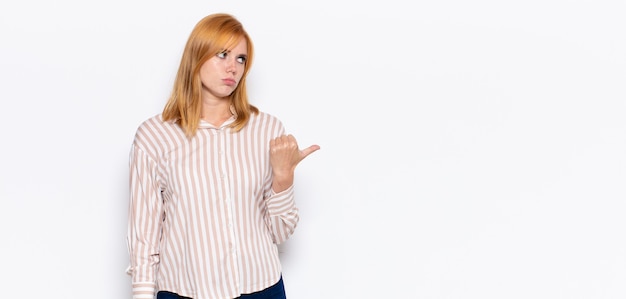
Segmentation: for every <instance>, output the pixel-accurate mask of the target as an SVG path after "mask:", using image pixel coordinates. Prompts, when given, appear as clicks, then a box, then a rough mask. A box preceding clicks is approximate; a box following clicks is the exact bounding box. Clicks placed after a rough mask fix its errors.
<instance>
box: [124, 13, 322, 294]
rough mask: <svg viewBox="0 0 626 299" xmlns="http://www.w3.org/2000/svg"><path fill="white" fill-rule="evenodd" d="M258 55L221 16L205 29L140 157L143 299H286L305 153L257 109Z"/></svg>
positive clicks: (196, 33)
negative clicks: (284, 249)
mask: <svg viewBox="0 0 626 299" xmlns="http://www.w3.org/2000/svg"><path fill="white" fill-rule="evenodd" d="M252 57H253V44H252V41H251V39H250V37H249V36H248V34H247V33H246V31H245V30H244V28H243V26H242V24H241V23H240V22H239V21H238V20H237V19H235V18H234V17H233V16H231V15H228V14H213V15H209V16H207V17H205V18H203V19H202V20H201V21H200V22H198V24H197V25H196V26H195V28H194V29H193V31H192V32H191V35H190V36H189V39H188V41H187V44H186V46H185V49H184V52H183V56H182V59H181V63H180V67H179V69H178V73H177V76H176V79H175V82H174V88H173V91H172V94H171V96H170V98H169V101H168V102H167V104H166V105H165V108H164V110H163V112H162V113H161V114H159V115H156V116H153V117H151V118H149V119H147V120H146V121H145V122H143V123H142V124H141V125H140V126H139V128H138V129H137V133H136V136H135V140H134V142H133V144H132V146H131V152H130V209H129V217H128V220H129V223H128V249H129V254H130V267H129V268H128V273H129V274H130V275H131V277H132V287H133V298H150V299H152V298H154V296H155V294H156V296H157V298H185V297H189V298H194V299H217V298H239V297H241V298H285V291H284V287H283V284H282V283H283V282H282V275H281V265H280V261H279V257H278V249H277V244H279V243H281V242H284V241H285V240H287V238H289V237H290V236H291V234H292V233H293V232H294V229H295V227H296V224H297V223H298V220H299V216H298V209H297V207H296V205H295V201H294V189H293V181H294V172H295V168H296V166H297V165H298V163H299V162H300V161H302V159H304V158H305V157H307V156H308V155H310V154H311V153H313V152H315V151H317V150H318V149H319V148H320V147H319V146H318V145H311V146H309V147H308V148H305V149H302V150H300V149H299V147H298V144H297V142H296V139H295V138H294V137H293V136H291V135H286V134H285V129H284V127H283V125H282V124H281V122H280V121H279V120H278V119H277V118H275V117H274V116H272V115H269V114H266V113H264V112H261V111H259V110H258V109H257V108H256V107H254V106H253V105H251V104H250V103H249V102H248V95H247V93H246V74H247V73H248V71H249V70H250V65H251V62H252Z"/></svg>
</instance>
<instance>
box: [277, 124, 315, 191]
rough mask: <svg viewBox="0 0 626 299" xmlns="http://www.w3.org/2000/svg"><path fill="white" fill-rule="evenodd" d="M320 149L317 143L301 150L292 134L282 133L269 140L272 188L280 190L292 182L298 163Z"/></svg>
mask: <svg viewBox="0 0 626 299" xmlns="http://www.w3.org/2000/svg"><path fill="white" fill-rule="evenodd" d="M319 149H320V146H319V145H316V144H314V145H311V146H309V147H307V148H305V149H303V150H300V148H299V147H298V142H297V141H296V138H295V137H293V135H291V134H289V135H282V136H279V137H276V138H274V139H272V140H270V164H271V165H272V171H273V176H274V180H273V182H272V189H274V192H281V191H284V190H285V189H287V188H289V187H290V186H291V185H292V184H293V177H294V173H295V170H296V166H298V163H300V161H302V160H303V159H304V158H306V157H307V156H308V155H310V154H312V153H313V152H314V151H317V150H319Z"/></svg>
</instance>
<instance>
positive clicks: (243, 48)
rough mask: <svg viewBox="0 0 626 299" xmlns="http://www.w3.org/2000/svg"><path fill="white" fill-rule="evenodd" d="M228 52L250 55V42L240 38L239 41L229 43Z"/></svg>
mask: <svg viewBox="0 0 626 299" xmlns="http://www.w3.org/2000/svg"><path fill="white" fill-rule="evenodd" d="M227 48H228V51H230V52H233V53H237V54H247V53H248V42H247V41H246V39H245V38H243V37H242V38H240V39H239V40H238V41H236V42H234V43H229V45H227Z"/></svg>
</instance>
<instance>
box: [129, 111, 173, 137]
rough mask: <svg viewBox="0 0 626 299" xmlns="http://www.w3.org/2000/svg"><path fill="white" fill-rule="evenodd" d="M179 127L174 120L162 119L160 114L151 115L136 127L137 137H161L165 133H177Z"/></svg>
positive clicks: (171, 134)
mask: <svg viewBox="0 0 626 299" xmlns="http://www.w3.org/2000/svg"><path fill="white" fill-rule="evenodd" d="M179 131H181V130H180V127H179V126H178V125H177V124H176V123H175V122H174V121H164V120H163V117H162V116H161V114H156V115H153V116H151V117H149V118H147V119H145V120H144V121H142V122H141V123H140V124H139V126H138V127H137V133H136V137H135V138H137V139H146V138H147V139H153V140H159V139H163V137H164V136H166V135H170V136H173V135H178V134H180V133H179Z"/></svg>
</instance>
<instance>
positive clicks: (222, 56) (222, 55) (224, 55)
mask: <svg viewBox="0 0 626 299" xmlns="http://www.w3.org/2000/svg"><path fill="white" fill-rule="evenodd" d="M227 55H228V53H227V52H226V51H222V52H219V53H217V55H215V56H217V57H218V58H221V59H224V58H226V56H227Z"/></svg>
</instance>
